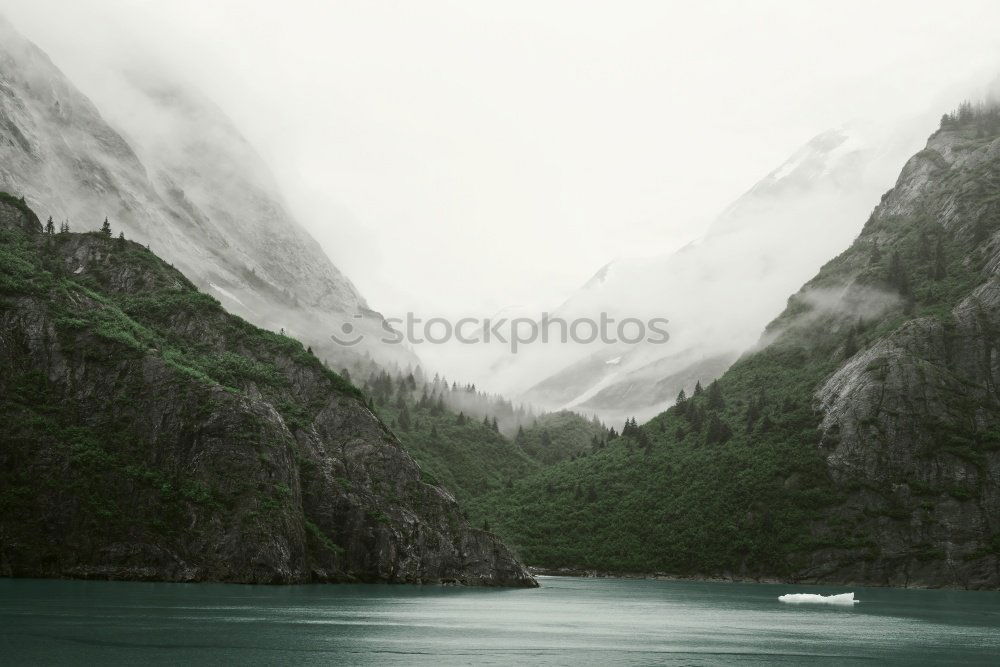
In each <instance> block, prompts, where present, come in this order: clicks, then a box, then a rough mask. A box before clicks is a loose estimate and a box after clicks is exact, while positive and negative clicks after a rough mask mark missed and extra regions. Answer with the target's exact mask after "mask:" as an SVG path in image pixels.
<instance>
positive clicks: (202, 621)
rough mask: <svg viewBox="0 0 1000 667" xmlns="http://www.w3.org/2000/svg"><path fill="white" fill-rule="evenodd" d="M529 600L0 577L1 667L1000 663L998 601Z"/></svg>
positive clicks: (885, 593)
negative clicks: (822, 603) (825, 603)
mask: <svg viewBox="0 0 1000 667" xmlns="http://www.w3.org/2000/svg"><path fill="white" fill-rule="evenodd" d="M540 581H541V584H542V587H541V588H539V589H534V590H488V589H468V588H440V587H430V586H427V587H419V586H374V585H370V586H282V587H269V586H238V585H224V584H154V583H128V582H96V581H48V580H29V579H22V580H17V579H14V580H11V579H0V663H3V664H39V663H44V664H105V665H106V664H130V665H134V664H144V665H155V664H198V663H211V664H224V663H226V664H305V665H310V664H324V665H330V664H385V663H404V664H413V663H434V664H469V663H475V664H559V665H580V664H601V665H611V664H651V663H655V664H685V665H690V664H716V663H734V662H739V663H741V664H747V663H758V664H773V663H793V664H794V663H802V662H816V661H818V662H826V663H829V664H837V665H841V664H846V663H852V662H868V663H886V662H899V663H906V664H919V663H929V664H930V663H943V662H963V663H965V664H969V663H980V664H998V663H1000V593H982V592H958V591H921V590H894V589H867V588H855V589H854V591H855V593H856V595H857V597H858V598H859V599H860V600H861V603H860V604H858V605H855V606H854V607H853V608H851V607H833V606H813V605H810V606H802V605H787V604H783V603H780V602H778V596H779V595H781V594H782V593H790V592H819V593H832V592H837V593H840V592H845V591H847V590H850V589H844V588H830V587H807V586H784V585H765V584H725V583H703V582H689V581H644V580H623V579H578V578H570V577H565V578H564V577H543V578H541V580H540Z"/></svg>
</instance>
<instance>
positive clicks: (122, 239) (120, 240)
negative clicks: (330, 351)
mask: <svg viewBox="0 0 1000 667" xmlns="http://www.w3.org/2000/svg"><path fill="white" fill-rule="evenodd" d="M118 247H119V248H124V247H125V232H118ZM311 351H312V350H310V352H311Z"/></svg>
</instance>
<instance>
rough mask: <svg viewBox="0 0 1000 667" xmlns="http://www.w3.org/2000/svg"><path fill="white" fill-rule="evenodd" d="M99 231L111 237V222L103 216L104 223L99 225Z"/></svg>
mask: <svg viewBox="0 0 1000 667" xmlns="http://www.w3.org/2000/svg"><path fill="white" fill-rule="evenodd" d="M101 233H102V234H104V235H105V236H107V237H108V238H111V223H110V222H108V219H107V218H104V223H103V224H102V225H101Z"/></svg>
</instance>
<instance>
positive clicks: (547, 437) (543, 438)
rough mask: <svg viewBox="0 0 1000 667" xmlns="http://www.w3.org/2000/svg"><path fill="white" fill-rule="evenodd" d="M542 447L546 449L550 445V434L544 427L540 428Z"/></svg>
mask: <svg viewBox="0 0 1000 667" xmlns="http://www.w3.org/2000/svg"><path fill="white" fill-rule="evenodd" d="M540 442H541V446H542V449H545V450H548V449H550V448H551V447H552V436H550V435H549V432H548V431H547V430H546V429H542V436H541V438H540Z"/></svg>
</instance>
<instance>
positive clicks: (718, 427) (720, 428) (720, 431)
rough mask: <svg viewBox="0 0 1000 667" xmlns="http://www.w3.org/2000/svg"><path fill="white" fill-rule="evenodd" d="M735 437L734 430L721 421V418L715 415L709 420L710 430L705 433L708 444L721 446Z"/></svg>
mask: <svg viewBox="0 0 1000 667" xmlns="http://www.w3.org/2000/svg"><path fill="white" fill-rule="evenodd" d="M732 435H733V432H732V430H731V429H730V428H729V426H728V425H727V424H726V423H725V422H724V421H722V420H721V419H719V416H718V415H716V414H713V415H712V417H711V418H710V419H709V420H708V429H707V430H706V431H705V442H707V443H708V444H719V443H723V442H725V441H726V440H729V438H730V437H731V436H732Z"/></svg>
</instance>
